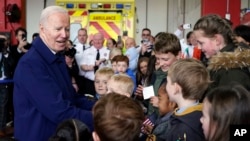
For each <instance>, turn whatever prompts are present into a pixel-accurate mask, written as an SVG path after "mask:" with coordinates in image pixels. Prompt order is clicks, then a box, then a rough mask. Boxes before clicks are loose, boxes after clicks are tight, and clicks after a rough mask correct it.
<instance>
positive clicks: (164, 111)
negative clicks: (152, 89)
mask: <svg viewBox="0 0 250 141" xmlns="http://www.w3.org/2000/svg"><path fill="white" fill-rule="evenodd" d="M158 96H159V103H158V105H159V106H158V108H159V117H158V118H157V120H156V121H155V123H154V126H150V125H146V127H145V129H146V131H147V132H148V133H149V136H148V138H147V139H148V140H150V139H153V138H155V139H156V140H157V141H164V140H165V138H166V134H167V131H168V128H169V127H168V121H169V119H170V116H171V115H172V113H173V111H174V109H175V108H176V106H177V105H176V103H175V102H171V101H169V97H168V94H167V92H166V83H164V84H162V85H161V86H160V88H159V91H158Z"/></svg>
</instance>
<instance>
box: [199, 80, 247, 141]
mask: <svg viewBox="0 0 250 141" xmlns="http://www.w3.org/2000/svg"><path fill="white" fill-rule="evenodd" d="M202 112H203V116H202V117H201V119H200V121H201V123H202V128H203V133H204V135H205V137H206V140H207V141H222V140H223V141H230V140H234V139H233V138H230V126H233V125H249V124H250V95H249V92H248V91H247V90H246V89H245V88H244V87H243V86H241V85H234V84H232V85H229V86H220V87H217V88H215V89H213V90H211V91H210V92H209V93H208V94H207V95H206V97H205V99H204V104H203V110H202ZM233 133H234V131H233Z"/></svg>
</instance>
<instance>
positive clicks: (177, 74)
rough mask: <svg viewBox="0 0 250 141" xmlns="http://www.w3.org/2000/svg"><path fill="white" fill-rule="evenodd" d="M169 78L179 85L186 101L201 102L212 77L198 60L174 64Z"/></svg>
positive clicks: (178, 61) (179, 61) (187, 60)
mask: <svg viewBox="0 0 250 141" xmlns="http://www.w3.org/2000/svg"><path fill="white" fill-rule="evenodd" d="M168 77H169V78H170V79H171V81H172V83H178V84H179V85H180V86H181V88H182V95H183V98H185V99H193V100H200V99H201V98H202V96H203V94H204V92H205V91H206V89H207V88H208V85H209V84H210V82H211V81H210V76H209V72H208V70H207V69H206V67H205V66H204V65H203V64H202V63H201V61H199V60H196V59H192V58H190V59H180V60H177V61H176V62H174V63H173V64H172V65H171V66H170V68H169V70H168Z"/></svg>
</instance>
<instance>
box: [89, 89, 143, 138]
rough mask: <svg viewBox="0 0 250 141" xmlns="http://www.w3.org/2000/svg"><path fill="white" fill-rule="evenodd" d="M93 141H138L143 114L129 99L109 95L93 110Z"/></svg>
mask: <svg viewBox="0 0 250 141" xmlns="http://www.w3.org/2000/svg"><path fill="white" fill-rule="evenodd" d="M93 117H94V132H93V134H92V135H93V139H94V141H138V139H139V134H140V129H141V126H142V121H143V119H144V114H143V110H142V108H141V106H140V105H139V104H138V103H137V102H136V101H134V100H133V99H131V98H128V97H126V96H123V95H119V94H116V93H110V94H108V95H106V96H104V97H102V98H101V99H100V100H98V101H97V103H96V104H95V106H94V108H93Z"/></svg>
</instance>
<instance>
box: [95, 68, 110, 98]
mask: <svg viewBox="0 0 250 141" xmlns="http://www.w3.org/2000/svg"><path fill="white" fill-rule="evenodd" d="M114 74H115V72H114V71H113V69H112V68H109V67H103V68H100V69H98V70H97V71H96V73H95V80H94V81H95V83H94V84H95V91H96V99H99V98H100V97H102V96H103V95H105V94H107V90H108V89H107V82H108V80H109V79H110V78H111V77H112V75H114Z"/></svg>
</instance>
